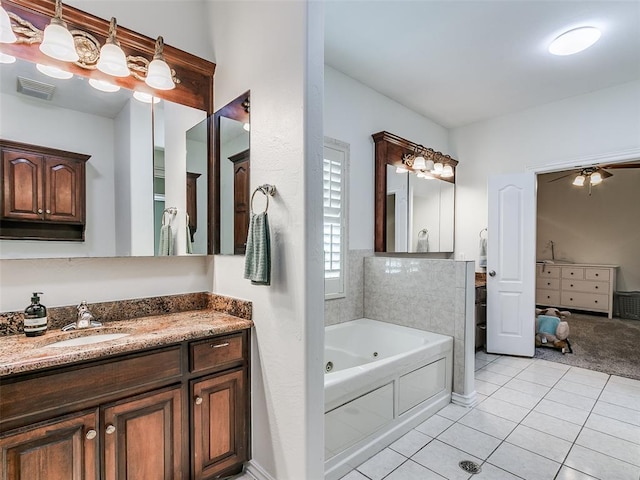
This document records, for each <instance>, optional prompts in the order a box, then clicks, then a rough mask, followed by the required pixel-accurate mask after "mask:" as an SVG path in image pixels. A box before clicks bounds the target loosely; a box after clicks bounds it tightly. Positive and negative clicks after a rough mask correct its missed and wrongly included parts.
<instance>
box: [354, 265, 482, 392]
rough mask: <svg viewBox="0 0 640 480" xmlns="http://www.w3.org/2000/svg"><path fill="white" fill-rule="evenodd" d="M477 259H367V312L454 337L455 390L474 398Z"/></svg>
mask: <svg viewBox="0 0 640 480" xmlns="http://www.w3.org/2000/svg"><path fill="white" fill-rule="evenodd" d="M474 282H475V272H474V262H469V261H454V260H440V259H428V258H408V257H382V256H380V257H368V258H365V260H364V316H365V317H366V318H371V319H374V320H380V321H383V322H390V323H394V324H397V325H404V326H407V327H412V328H418V329H420V330H427V331H430V332H435V333H441V334H443V335H449V336H452V337H453V339H454V340H453V343H454V344H453V359H454V360H453V392H454V398H456V395H455V394H457V395H458V397H457V398H458V400H457V402H458V401H459V402H460V403H468V404H473V402H474V401H475V398H474V397H475V390H474V386H473V384H474V380H473V371H474V360H475V357H474V355H475V348H474V335H475V326H474V315H475V313H474V308H475V291H474V288H473V287H474Z"/></svg>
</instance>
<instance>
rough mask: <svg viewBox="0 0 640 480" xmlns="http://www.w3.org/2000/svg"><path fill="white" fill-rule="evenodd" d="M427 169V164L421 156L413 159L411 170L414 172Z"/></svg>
mask: <svg viewBox="0 0 640 480" xmlns="http://www.w3.org/2000/svg"><path fill="white" fill-rule="evenodd" d="M426 168H427V164H426V162H425V160H424V157H423V156H422V155H418V156H417V157H416V158H414V159H413V169H414V170H425V169H426Z"/></svg>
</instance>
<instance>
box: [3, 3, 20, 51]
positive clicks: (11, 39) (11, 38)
mask: <svg viewBox="0 0 640 480" xmlns="http://www.w3.org/2000/svg"><path fill="white" fill-rule="evenodd" d="M17 41H18V37H16V34H15V33H13V28H11V19H10V18H9V14H8V13H7V11H6V10H5V9H4V7H3V6H2V5H0V43H16V42H17Z"/></svg>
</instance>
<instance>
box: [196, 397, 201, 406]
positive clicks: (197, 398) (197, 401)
mask: <svg viewBox="0 0 640 480" xmlns="http://www.w3.org/2000/svg"><path fill="white" fill-rule="evenodd" d="M195 402H196V405H202V397H200V396H197V397H196V399H195Z"/></svg>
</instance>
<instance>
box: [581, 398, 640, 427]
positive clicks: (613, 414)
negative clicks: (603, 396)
mask: <svg viewBox="0 0 640 480" xmlns="http://www.w3.org/2000/svg"><path fill="white" fill-rule="evenodd" d="M592 413H597V414H598V415H602V416H603V417H609V418H614V419H616V420H620V421H621V422H627V423H631V424H633V425H637V426H639V427H640V410H632V409H630V408H626V407H621V406H619V405H614V404H613V403H607V402H602V401H598V402H596V405H595V406H594V407H593V411H592Z"/></svg>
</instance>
